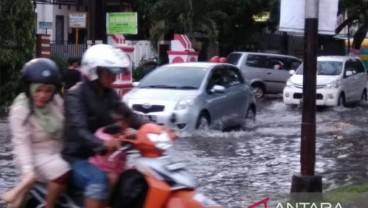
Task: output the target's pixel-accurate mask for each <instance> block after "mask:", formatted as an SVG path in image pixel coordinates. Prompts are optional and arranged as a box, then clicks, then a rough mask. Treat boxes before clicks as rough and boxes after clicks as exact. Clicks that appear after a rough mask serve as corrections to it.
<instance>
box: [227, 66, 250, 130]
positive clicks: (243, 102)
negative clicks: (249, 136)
mask: <svg viewBox="0 0 368 208" xmlns="http://www.w3.org/2000/svg"><path fill="white" fill-rule="evenodd" d="M223 76H224V85H225V87H226V91H227V96H228V103H229V115H230V119H231V120H230V121H229V125H235V124H238V123H239V120H241V119H244V117H245V115H246V111H247V109H248V103H249V95H250V92H251V89H250V86H249V85H245V84H244V79H243V76H242V75H241V72H240V71H239V69H238V68H236V67H231V66H228V67H226V69H225V70H223Z"/></svg>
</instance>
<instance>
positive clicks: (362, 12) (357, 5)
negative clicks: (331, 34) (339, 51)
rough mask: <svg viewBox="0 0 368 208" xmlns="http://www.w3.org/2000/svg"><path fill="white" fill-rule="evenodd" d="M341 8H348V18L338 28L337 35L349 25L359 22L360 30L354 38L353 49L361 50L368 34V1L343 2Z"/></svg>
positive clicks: (344, 0)
mask: <svg viewBox="0 0 368 208" xmlns="http://www.w3.org/2000/svg"><path fill="white" fill-rule="evenodd" d="M341 4H342V5H341V7H343V8H346V10H347V13H348V17H347V19H346V20H345V21H344V22H342V23H341V24H340V25H339V26H338V27H337V28H336V31H335V32H336V34H338V33H340V32H341V30H342V29H344V28H345V27H346V26H347V25H351V24H352V23H353V22H358V24H359V26H358V30H357V31H356V32H355V34H354V36H353V43H352V49H353V50H357V51H359V50H360V47H361V45H362V42H363V40H364V39H365V37H366V35H367V32H368V1H367V0H343V1H342V2H341Z"/></svg>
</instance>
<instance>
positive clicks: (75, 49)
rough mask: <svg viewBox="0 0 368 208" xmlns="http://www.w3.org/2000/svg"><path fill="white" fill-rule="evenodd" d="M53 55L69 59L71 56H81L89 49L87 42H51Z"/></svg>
mask: <svg viewBox="0 0 368 208" xmlns="http://www.w3.org/2000/svg"><path fill="white" fill-rule="evenodd" d="M50 48H51V57H58V58H62V59H64V60H67V59H68V58H70V57H81V56H82V55H83V53H84V52H85V51H86V50H87V44H69V43H51V45H50Z"/></svg>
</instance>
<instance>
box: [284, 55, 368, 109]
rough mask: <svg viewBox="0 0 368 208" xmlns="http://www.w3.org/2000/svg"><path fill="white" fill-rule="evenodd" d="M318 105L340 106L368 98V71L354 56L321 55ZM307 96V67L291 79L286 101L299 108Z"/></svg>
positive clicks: (287, 86) (318, 60)
mask: <svg viewBox="0 0 368 208" xmlns="http://www.w3.org/2000/svg"><path fill="white" fill-rule="evenodd" d="M316 81H317V86H316V90H317V91H316V93H317V94H316V105H318V106H338V105H344V106H345V105H346V104H347V103H354V102H359V101H361V100H366V99H367V72H366V68H365V66H364V64H363V63H362V61H361V60H360V59H359V58H358V57H354V56H320V57H318V58H317V80H316ZM302 97H303V64H302V65H300V67H299V68H298V69H297V71H296V72H295V73H294V74H293V75H292V76H291V77H290V78H289V80H288V81H287V83H286V86H285V88H284V91H283V102H284V103H285V104H287V105H299V104H301V102H302Z"/></svg>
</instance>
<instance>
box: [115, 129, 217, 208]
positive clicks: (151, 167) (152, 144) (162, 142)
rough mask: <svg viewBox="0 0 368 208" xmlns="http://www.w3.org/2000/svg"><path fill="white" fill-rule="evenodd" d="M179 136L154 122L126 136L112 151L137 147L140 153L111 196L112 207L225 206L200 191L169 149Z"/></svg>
mask: <svg viewBox="0 0 368 208" xmlns="http://www.w3.org/2000/svg"><path fill="white" fill-rule="evenodd" d="M176 138H177V134H176V133H175V131H173V130H171V129H168V128H165V127H162V126H159V125H157V124H154V123H148V124H145V125H143V126H142V127H141V128H140V129H138V130H137V131H136V132H135V133H134V134H131V135H125V136H122V137H121V138H120V139H121V140H122V142H123V146H122V148H121V149H119V150H118V151H116V152H114V153H113V154H111V156H110V157H109V159H114V157H116V156H117V155H118V154H120V153H121V152H129V151H130V150H133V149H134V150H137V151H138V152H139V155H140V156H139V157H138V158H136V159H135V160H134V165H133V166H132V168H130V169H128V170H126V171H124V172H123V173H122V175H121V176H120V180H119V182H118V184H117V186H116V188H115V191H114V193H113V195H112V197H111V203H110V204H111V207H112V208H122V207H129V208H222V207H223V206H220V205H219V204H217V203H216V202H214V201H213V200H211V199H209V198H207V197H205V196H204V195H202V194H200V193H198V192H197V191H196V185H195V181H194V179H193V178H192V176H191V174H190V173H189V172H188V170H187V169H186V167H185V165H184V164H183V163H181V162H175V161H173V159H172V158H171V157H170V156H169V155H168V154H167V150H168V149H170V147H171V146H172V144H173V141H174V140H175V139H176Z"/></svg>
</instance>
